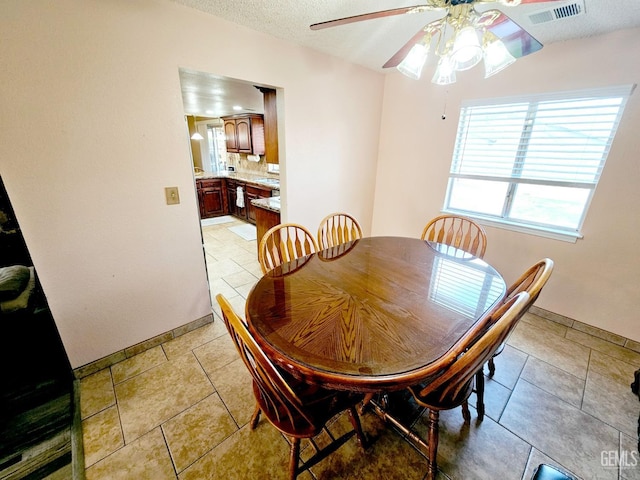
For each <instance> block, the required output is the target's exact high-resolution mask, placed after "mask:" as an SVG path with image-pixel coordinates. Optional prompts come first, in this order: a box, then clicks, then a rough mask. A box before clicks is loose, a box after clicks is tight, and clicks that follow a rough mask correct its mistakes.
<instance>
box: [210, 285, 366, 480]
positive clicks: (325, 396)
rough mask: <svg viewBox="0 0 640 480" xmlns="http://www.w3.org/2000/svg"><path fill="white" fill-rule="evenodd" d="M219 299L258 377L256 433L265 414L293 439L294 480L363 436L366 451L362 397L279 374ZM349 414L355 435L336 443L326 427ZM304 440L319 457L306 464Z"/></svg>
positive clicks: (361, 442) (246, 360) (291, 468)
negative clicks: (324, 439) (323, 441)
mask: <svg viewBox="0 0 640 480" xmlns="http://www.w3.org/2000/svg"><path fill="white" fill-rule="evenodd" d="M216 300H217V301H218V304H219V305H220V308H221V309H222V318H223V319H224V322H225V325H226V326H227V330H228V331H229V334H230V335H231V338H232V339H233V342H234V343H235V345H236V348H237V350H238V352H239V353H240V357H242V360H243V361H244V364H245V365H246V367H247V369H248V370H249V372H250V373H251V376H252V377H253V393H254V395H255V397H256V401H257V405H256V410H255V412H254V414H253V416H252V417H251V424H250V427H251V429H252V430H253V429H255V428H256V426H257V424H258V421H259V420H260V414H261V413H264V415H265V416H266V417H267V419H268V420H269V422H270V423H271V424H272V425H273V426H274V427H276V428H277V429H278V430H280V431H281V432H282V433H283V434H285V435H287V436H288V437H290V443H291V451H290V456H289V479H290V480H294V479H295V478H296V477H297V476H298V475H299V474H300V473H302V472H304V471H305V470H308V469H309V468H311V467H312V466H313V465H315V464H317V463H318V462H319V461H320V460H322V459H324V458H326V457H327V456H328V455H329V454H331V453H332V452H334V451H335V450H336V449H338V448H339V447H340V446H342V445H343V444H344V443H345V442H346V441H347V440H349V439H350V438H351V437H352V436H353V435H354V434H356V435H357V439H358V444H359V445H360V447H361V448H364V446H365V438H364V434H363V432H362V428H361V425H360V418H359V417H358V413H357V411H356V405H357V404H358V403H359V402H360V401H361V400H362V395H356V394H353V393H351V392H337V391H332V390H326V389H324V388H322V387H319V386H315V385H310V384H306V383H304V382H301V381H299V380H295V379H294V378H293V377H291V376H290V375H288V374H286V373H285V372H282V371H281V370H279V369H277V368H276V367H275V365H273V363H272V362H271V360H269V358H268V357H267V356H266V355H265V353H264V351H263V350H262V349H261V348H260V346H259V345H258V344H257V343H256V341H255V339H254V338H253V336H252V335H251V333H250V332H249V330H248V329H247V326H246V325H245V323H244V322H243V321H242V320H241V319H240V317H238V315H237V314H236V313H235V311H234V310H233V308H232V307H231V305H230V304H229V302H228V301H227V299H226V298H225V297H224V296H223V295H221V294H218V295H216ZM345 410H346V411H347V412H348V415H349V420H350V421H351V424H352V426H353V430H349V431H348V432H347V433H345V434H343V435H342V436H340V437H339V438H334V437H333V436H332V435H331V432H329V430H328V429H327V428H326V426H325V425H326V423H327V422H328V421H329V420H330V419H331V418H333V417H334V416H335V415H337V414H339V413H341V412H343V411H345ZM322 430H324V431H325V432H326V433H327V434H328V435H329V438H330V439H331V440H332V442H331V443H330V444H329V445H327V446H325V447H324V448H322V449H320V448H318V446H317V444H316V443H315V442H314V440H313V437H315V436H316V435H318V434H319V433H321V432H322ZM302 438H307V439H309V442H310V444H311V446H312V447H313V449H314V451H315V453H314V455H313V456H312V457H311V458H309V459H308V460H306V461H305V462H302V463H300V440H301V439H302Z"/></svg>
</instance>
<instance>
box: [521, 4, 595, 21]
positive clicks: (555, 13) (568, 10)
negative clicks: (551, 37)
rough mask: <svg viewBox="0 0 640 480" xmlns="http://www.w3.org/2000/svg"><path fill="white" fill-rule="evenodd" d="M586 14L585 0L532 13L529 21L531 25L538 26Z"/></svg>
mask: <svg viewBox="0 0 640 480" xmlns="http://www.w3.org/2000/svg"><path fill="white" fill-rule="evenodd" d="M584 13H585V10H584V0H576V1H573V2H570V3H566V4H565V5H563V6H561V7H553V8H547V9H545V10H538V11H537V12H534V13H530V14H529V20H531V23H533V24H534V25H537V24H539V23H547V22H553V21H554V20H562V19H563V18H568V17H575V16H576V15H583V14H584Z"/></svg>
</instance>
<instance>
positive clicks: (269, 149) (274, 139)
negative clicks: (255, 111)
mask: <svg viewBox="0 0 640 480" xmlns="http://www.w3.org/2000/svg"><path fill="white" fill-rule="evenodd" d="M258 89H259V90H260V91H261V92H262V95H263V97H264V136H265V157H266V161H267V163H276V164H277V163H280V160H279V158H278V115H277V111H276V91H275V90H274V89H273V88H266V87H258Z"/></svg>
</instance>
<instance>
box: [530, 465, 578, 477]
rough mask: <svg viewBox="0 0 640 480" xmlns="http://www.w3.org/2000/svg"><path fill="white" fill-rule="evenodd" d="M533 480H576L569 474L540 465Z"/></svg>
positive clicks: (534, 473) (549, 466)
mask: <svg viewBox="0 0 640 480" xmlns="http://www.w3.org/2000/svg"><path fill="white" fill-rule="evenodd" d="M531 480H576V479H575V477H572V476H571V475H569V474H568V473H565V472H563V471H562V470H559V469H558V468H556V467H552V466H551V465H547V464H544V463H542V464H540V465H538V468H536V470H535V472H533V477H531Z"/></svg>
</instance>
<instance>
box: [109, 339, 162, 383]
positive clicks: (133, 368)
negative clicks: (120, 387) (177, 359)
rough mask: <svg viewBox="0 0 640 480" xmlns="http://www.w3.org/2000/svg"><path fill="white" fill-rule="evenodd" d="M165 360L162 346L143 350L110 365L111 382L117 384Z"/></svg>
mask: <svg viewBox="0 0 640 480" xmlns="http://www.w3.org/2000/svg"><path fill="white" fill-rule="evenodd" d="M166 361H167V357H166V355H165V354H164V351H163V350H162V347H161V346H160V345H158V346H157V347H154V348H150V349H149V350H145V351H144V352H142V353H139V354H138V355H136V356H134V357H131V358H128V359H126V360H124V361H122V362H119V363H116V364H115V365H114V366H112V367H111V375H112V376H113V383H115V384H118V383H121V382H124V381H125V380H128V379H130V378H131V377H135V376H136V375H138V374H140V373H142V372H146V371H147V370H149V369H151V368H153V367H157V366H158V365H160V364H162V363H164V362H166Z"/></svg>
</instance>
